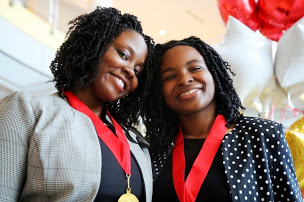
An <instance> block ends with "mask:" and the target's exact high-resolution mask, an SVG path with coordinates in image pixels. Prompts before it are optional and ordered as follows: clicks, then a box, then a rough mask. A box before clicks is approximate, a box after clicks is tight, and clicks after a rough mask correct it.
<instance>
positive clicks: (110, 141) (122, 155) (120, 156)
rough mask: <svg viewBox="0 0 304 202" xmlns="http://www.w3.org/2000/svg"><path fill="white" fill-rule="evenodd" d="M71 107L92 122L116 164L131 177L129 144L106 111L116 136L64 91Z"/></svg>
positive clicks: (68, 92) (69, 92) (71, 94)
mask: <svg viewBox="0 0 304 202" xmlns="http://www.w3.org/2000/svg"><path fill="white" fill-rule="evenodd" d="M64 95H65V96H66V97H67V99H68V101H69V103H70V105H71V107H73V108H74V109H76V110H77V111H80V112H82V113H84V114H85V115H87V116H88V117H89V118H90V119H91V120H92V122H93V124H94V127H95V130H96V132H97V134H98V137H99V138H100V139H102V141H103V142H104V143H105V144H106V145H107V146H108V147H109V149H110V150H111V151H112V153H113V154H114V156H115V158H116V159H117V161H118V163H119V164H120V166H121V167H122V169H123V170H124V171H125V173H126V174H128V175H131V153H130V147H129V143H128V141H127V138H126V136H125V135H124V133H123V130H122V128H121V126H120V125H119V124H118V123H117V122H116V121H115V120H114V118H113V117H112V116H111V115H110V113H109V111H108V110H107V114H108V116H109V117H110V118H111V121H112V123H113V124H114V127H115V131H116V135H117V136H116V135H115V134H114V133H113V132H112V131H111V130H110V129H109V128H108V127H107V126H106V125H105V124H104V123H103V121H102V120H101V119H100V118H99V117H97V116H96V115H95V114H94V113H93V112H92V111H91V110H90V109H89V108H88V107H87V106H86V105H85V104H84V103H82V102H81V101H80V100H79V99H78V98H77V96H76V95H75V94H74V93H73V92H71V91H64Z"/></svg>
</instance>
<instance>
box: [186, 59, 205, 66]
mask: <svg viewBox="0 0 304 202" xmlns="http://www.w3.org/2000/svg"><path fill="white" fill-rule="evenodd" d="M195 62H198V63H202V64H204V63H203V61H201V60H190V61H188V62H187V63H186V65H191V64H192V63H195Z"/></svg>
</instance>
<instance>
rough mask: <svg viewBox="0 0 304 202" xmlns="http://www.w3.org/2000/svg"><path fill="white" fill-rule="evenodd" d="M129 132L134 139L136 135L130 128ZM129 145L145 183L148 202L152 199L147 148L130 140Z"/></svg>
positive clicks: (150, 171) (149, 160)
mask: <svg viewBox="0 0 304 202" xmlns="http://www.w3.org/2000/svg"><path fill="white" fill-rule="evenodd" d="M129 133H130V135H131V137H132V138H133V140H135V141H136V135H135V134H134V133H133V132H132V131H130V130H129ZM128 141H129V140H128ZM136 142H137V141H136ZM129 145H130V149H131V152H132V153H133V155H134V156H135V160H136V161H137V163H138V165H139V168H140V170H141V173H142V178H143V180H144V184H145V193H146V201H147V202H150V201H152V170H151V169H152V167H151V159H150V155H149V152H148V149H146V148H144V149H142V148H141V147H140V146H139V145H138V144H137V143H133V142H131V141H129Z"/></svg>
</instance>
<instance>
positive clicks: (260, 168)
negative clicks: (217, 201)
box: [151, 117, 303, 202]
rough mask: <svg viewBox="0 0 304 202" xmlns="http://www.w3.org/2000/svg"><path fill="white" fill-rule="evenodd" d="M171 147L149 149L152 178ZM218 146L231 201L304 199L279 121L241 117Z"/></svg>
mask: <svg viewBox="0 0 304 202" xmlns="http://www.w3.org/2000/svg"><path fill="white" fill-rule="evenodd" d="M173 146H174V144H173V143H172V145H170V146H169V148H168V150H167V151H166V152H164V153H162V154H155V153H154V152H153V151H151V157H152V162H153V174H154V181H155V180H157V177H158V176H159V174H160V172H161V168H163V165H164V164H165V163H166V159H167V156H168V155H169V154H171V152H172V149H173ZM220 149H221V151H222V156H223V164H224V167H225V173H226V176H227V182H228V184H229V187H230V191H231V196H232V199H233V201H284V202H285V201H303V200H302V198H301V192H300V189H299V184H298V181H297V178H296V175H295V170H294V165H293V160H292V157H291V153H290V150H289V147H288V145H287V141H286V139H285V131H284V127H283V125H282V124H279V123H276V122H273V121H270V120H265V119H261V118H256V117H244V118H242V119H241V120H239V122H238V123H237V124H236V126H235V128H234V129H233V130H232V131H231V132H230V133H228V134H226V135H225V137H224V139H223V141H222V144H221V147H220Z"/></svg>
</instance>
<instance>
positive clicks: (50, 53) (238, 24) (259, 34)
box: [0, 0, 304, 126]
mask: <svg viewBox="0 0 304 202" xmlns="http://www.w3.org/2000/svg"><path fill="white" fill-rule="evenodd" d="M96 6H105V7H116V8H117V9H119V10H121V11H122V13H131V14H134V15H136V16H138V18H139V19H140V21H141V22H142V25H143V29H144V32H145V33H146V34H148V35H150V36H151V37H153V38H154V40H155V41H156V42H157V43H162V42H166V41H168V40H171V39H182V38H185V37H189V36H191V35H194V36H197V37H200V38H201V39H203V40H204V41H205V42H207V43H208V44H210V45H211V46H213V47H214V48H215V49H216V50H217V51H218V52H219V53H220V54H221V55H222V57H223V59H224V60H226V61H228V62H229V64H231V67H232V69H233V70H234V71H235V72H236V73H237V76H235V77H233V79H234V82H235V83H234V84H235V87H236V90H237V92H238V93H239V95H240V97H241V99H242V101H243V104H244V106H245V107H246V108H247V110H246V111H245V112H244V113H245V114H247V115H252V116H260V117H263V118H267V119H271V120H275V121H278V122H282V123H284V124H285V125H286V126H290V125H291V124H292V123H293V122H294V121H295V120H297V119H298V118H299V117H301V116H302V115H303V112H304V111H303V110H304V68H303V67H304V31H303V30H304V28H303V27H304V19H303V20H301V18H302V17H303V16H304V0H208V1H203V0H165V1H163V0H0V29H1V32H0V98H1V97H3V96H5V95H7V94H8V93H11V92H14V91H20V90H23V91H30V92H31V93H33V94H50V93H54V92H55V91H56V90H55V88H54V85H53V83H51V82H48V81H50V80H52V74H51V72H50V70H49V65H50V63H51V61H52V59H53V58H54V56H55V52H56V50H57V49H58V48H59V47H60V45H61V44H62V42H63V41H64V38H65V33H66V32H67V31H68V28H69V25H68V23H69V21H70V20H72V19H74V18H75V17H77V16H79V15H81V14H84V13H88V12H91V11H92V10H94V9H95V8H96Z"/></svg>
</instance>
